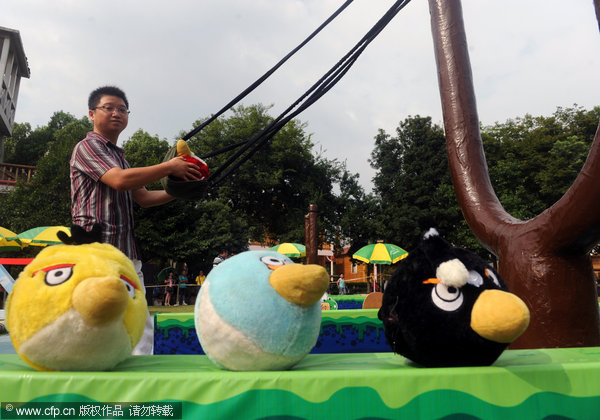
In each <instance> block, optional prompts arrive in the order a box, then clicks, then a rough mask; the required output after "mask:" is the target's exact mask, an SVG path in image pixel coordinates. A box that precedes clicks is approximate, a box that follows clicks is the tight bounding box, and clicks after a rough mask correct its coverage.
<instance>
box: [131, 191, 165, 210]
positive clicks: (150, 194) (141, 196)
mask: <svg viewBox="0 0 600 420" xmlns="http://www.w3.org/2000/svg"><path fill="white" fill-rule="evenodd" d="M131 197H132V198H133V201H135V202H136V203H138V204H139V205H140V206H142V207H154V206H160V205H161V204H165V203H168V202H169V201H173V200H174V199H175V197H173V196H172V195H169V194H167V192H166V191H164V190H157V191H148V190H147V189H146V188H145V187H142V188H138V189H137V190H134V191H132V192H131Z"/></svg>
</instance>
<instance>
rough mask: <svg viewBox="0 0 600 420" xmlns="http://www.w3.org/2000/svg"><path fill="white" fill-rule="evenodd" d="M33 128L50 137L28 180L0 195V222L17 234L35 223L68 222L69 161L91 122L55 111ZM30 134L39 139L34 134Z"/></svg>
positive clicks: (89, 128) (38, 224) (69, 216)
mask: <svg viewBox="0 0 600 420" xmlns="http://www.w3.org/2000/svg"><path fill="white" fill-rule="evenodd" d="M59 117H60V118H59ZM57 121H60V123H57ZM37 130H39V131H38V133H41V132H44V133H46V134H47V133H51V134H50V135H51V140H50V141H48V142H47V143H46V144H47V149H46V150H44V151H43V153H42V157H41V158H40V159H39V161H37V162H36V163H37V168H36V172H35V175H34V176H33V178H32V180H31V183H29V184H26V183H24V182H20V183H17V185H16V186H15V188H14V190H13V191H12V192H10V193H9V194H3V195H1V196H0V214H2V219H3V222H2V223H3V224H5V227H8V228H10V229H11V230H13V231H15V232H17V233H19V232H22V231H25V230H27V229H31V228H34V227H38V226H52V225H66V226H68V225H70V224H71V211H70V202H71V198H70V181H69V160H70V158H71V153H72V151H73V147H74V146H75V144H76V143H77V142H78V141H79V140H81V139H82V138H84V137H85V135H86V133H87V132H88V131H89V130H91V125H90V123H89V121H88V120H87V118H82V119H80V120H77V119H76V118H75V117H73V116H70V115H68V114H64V113H56V114H54V116H53V117H52V119H51V122H50V125H48V126H46V127H42V128H40V129H36V131H37ZM31 135H32V137H33V139H34V140H39V136H38V135H35V134H34V133H32V134H31ZM27 141H28V138H24V139H22V143H23V145H26V144H27ZM4 220H6V222H4Z"/></svg>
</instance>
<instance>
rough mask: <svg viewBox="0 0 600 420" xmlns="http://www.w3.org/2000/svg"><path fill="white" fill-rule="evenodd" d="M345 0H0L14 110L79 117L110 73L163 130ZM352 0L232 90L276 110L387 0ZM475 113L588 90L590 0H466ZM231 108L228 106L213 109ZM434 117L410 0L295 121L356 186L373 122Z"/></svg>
mask: <svg viewBox="0 0 600 420" xmlns="http://www.w3.org/2000/svg"><path fill="white" fill-rule="evenodd" d="M342 3H343V1H342V0H335V1H334V0H201V1H198V0H170V1H168V2H166V1H164V0H160V1H159V0H145V1H143V2H142V1H139V0H120V1H119V2H112V1H106V2H89V1H81V0H51V1H42V0H0V10H1V13H0V26H2V27H6V28H11V29H15V30H18V31H19V32H20V35H21V39H22V42H23V47H24V49H25V54H26V56H27V59H28V62H29V67H30V70H31V77H30V78H29V79H22V80H21V89H20V93H19V98H18V104H17V111H16V116H15V121H16V122H19V123H23V122H29V123H30V124H31V125H32V127H33V128H35V127H37V126H43V125H46V124H47V123H48V122H49V120H50V117H51V116H52V114H53V113H54V112H56V111H65V112H68V113H70V114H73V115H74V116H76V117H78V118H80V117H83V116H86V115H87V97H88V95H89V93H90V92H91V91H92V90H93V89H95V88H96V87H99V86H103V85H116V86H119V87H121V88H122V89H123V90H124V91H125V92H126V94H127V96H128V99H129V102H130V109H131V115H130V118H129V126H128V127H127V129H126V130H125V131H124V132H123V133H122V134H121V137H120V141H121V142H122V141H124V140H127V139H128V138H129V137H130V136H131V135H132V134H133V133H134V132H136V131H137V130H139V129H143V130H144V131H146V132H148V133H150V134H151V135H156V136H158V137H159V138H161V139H166V140H168V141H169V142H174V141H175V140H176V139H177V136H178V134H179V133H181V132H189V131H190V130H192V128H193V123H194V121H196V120H198V119H202V118H206V117H208V116H210V115H211V114H213V113H216V112H217V111H218V110H219V109H221V108H222V107H223V106H224V105H225V104H227V103H228V102H229V101H230V100H231V99H233V98H234V97H235V96H237V94H238V93H240V92H241V91H242V90H244V89H245V88H246V87H247V86H249V85H250V84H251V83H252V82H254V81H255V80H256V79H257V78H258V77H259V76H261V75H262V74H263V73H264V72H265V71H267V70H268V69H269V68H271V67H272V66H273V65H274V64H275V63H277V62H278V61H279V60H280V59H281V58H283V57H284V56H285V55H286V54H287V53H288V52H289V51H291V50H292V49H293V48H294V47H296V46H297V45H298V44H299V43H300V42H301V41H302V40H304V39H305V38H306V37H307V36H308V35H309V34H310V33H311V32H312V31H313V30H314V29H316V28H317V27H318V26H319V25H320V24H321V23H322V22H323V21H324V20H325V19H327V18H328V17H329V16H330V15H331V14H332V13H333V12H334V11H335V10H336V9H337V8H338V7H339V6H341V4H342ZM392 4H393V0H385V1H384V0H355V1H354V2H353V3H352V4H351V5H350V6H349V7H348V8H347V9H346V10H345V11H344V12H343V13H342V14H341V15H340V16H338V18H337V19H336V20H335V21H334V22H332V23H331V24H330V25H329V26H328V27H327V28H326V29H325V30H323V31H322V32H321V33H320V34H319V35H318V36H317V37H316V38H315V39H313V40H312V41H311V42H310V43H309V44H308V45H306V46H305V47H304V48H303V49H302V50H301V51H300V52H299V53H297V54H296V55H295V56H294V58H292V59H290V60H289V61H288V62H287V63H286V64H285V65H284V66H283V67H281V68H280V69H279V70H278V71H277V72H276V73H275V74H274V75H273V76H271V77H270V78H269V79H268V80H267V81H266V82H265V83H264V84H263V85H261V86H260V87H259V88H258V89H257V90H255V91H254V92H253V93H252V94H250V95H249V96H247V97H246V98H245V99H244V100H243V101H242V102H241V104H243V105H246V106H249V105H252V104H257V103H261V104H263V105H267V106H270V105H272V108H271V109H270V111H269V112H270V114H271V115H272V116H273V117H275V116H277V115H279V114H280V113H281V112H283V111H284V110H285V109H286V108H287V107H288V106H290V105H291V104H292V103H293V102H294V101H295V100H296V99H297V98H299V97H300V96H301V95H302V94H303V93H304V92H305V91H306V90H307V89H308V88H309V87H310V86H311V85H312V84H313V83H315V82H316V81H317V80H318V79H319V78H320V77H321V76H322V75H323V74H324V73H325V72H326V71H327V70H329V69H330V68H331V67H332V66H333V65H334V64H335V63H336V62H337V61H338V60H339V59H340V58H341V57H343V56H344V54H345V53H346V52H348V51H349V50H350V49H351V48H352V47H353V46H354V45H355V44H356V42H357V41H358V40H359V39H360V38H361V37H362V36H363V35H364V34H365V33H366V32H367V31H368V30H369V28H370V27H371V26H372V25H374V24H375V22H376V21H377V20H378V19H379V18H380V17H381V16H382V15H383V14H384V13H385V11H386V10H387V9H388V8H389V7H391V5H392ZM462 8H463V17H464V23H465V30H466V35H467V42H468V46H469V54H470V59H471V66H472V72H473V82H474V86H475V94H476V99H477V106H478V114H479V120H480V122H481V123H482V124H483V125H492V124H494V123H496V122H505V121H507V120H508V119H513V118H518V117H522V116H524V115H525V114H531V115H534V116H538V115H542V116H550V115H551V114H552V113H554V112H555V111H556V109H557V107H563V108H564V107H571V106H573V105H574V104H577V105H578V106H582V107H584V108H585V109H591V108H592V107H594V106H597V105H599V104H600V84H599V83H598V75H599V74H600V33H599V30H598V23H597V20H596V17H595V14H594V5H593V1H592V0H569V1H568V2H565V1H561V0H527V1H523V0H503V1H498V0H463V1H462ZM229 115H231V113H226V114H225V117H227V116H229ZM416 115H420V116H429V117H431V118H432V120H433V122H434V123H435V124H439V125H440V126H442V125H443V122H442V111H441V102H440V95H439V90H438V82H437V69H436V66H435V58H434V53H433V41H432V36H431V28H430V16H429V6H428V2H427V1H425V0H412V1H411V2H410V3H409V4H408V5H407V6H406V7H405V8H404V9H403V10H401V11H400V12H399V13H398V15H397V16H396V17H395V19H394V20H393V21H392V22H391V23H390V24H389V25H388V26H387V27H386V28H385V29H384V30H383V32H382V33H381V34H380V35H379V36H378V37H377V38H376V39H375V40H374V41H373V42H372V43H371V45H370V46H369V47H368V48H367V50H366V51H365V52H364V53H363V54H362V55H361V57H360V58H359V59H358V61H357V62H356V64H355V65H354V66H353V67H352V69H351V70H350V71H349V72H348V73H347V74H346V76H345V77H344V78H343V79H342V80H341V81H340V82H339V83H338V84H337V85H336V86H335V87H334V88H333V89H332V90H331V91H329V92H328V93H327V94H326V95H325V96H324V97H322V98H321V99H320V100H319V101H318V102H317V103H315V104H314V105H312V106H311V107H310V108H309V109H307V110H306V111H304V112H303V113H302V114H300V115H299V116H298V117H297V119H299V120H300V121H302V122H304V123H306V128H305V132H306V133H307V134H309V135H310V136H311V140H312V141H313V143H314V144H315V149H314V151H315V153H321V154H322V155H323V156H324V157H326V158H328V159H337V160H339V161H341V162H346V165H347V167H348V169H349V170H350V171H351V172H353V173H358V174H359V175H360V183H361V185H362V186H363V187H364V188H365V190H366V191H370V190H371V188H372V184H371V179H372V178H373V176H374V175H375V171H374V170H373V169H372V168H371V167H370V165H369V157H370V154H371V151H372V150H373V147H374V137H375V136H376V135H377V133H378V130H379V129H381V130H384V131H385V132H387V133H388V134H391V135H394V134H395V130H396V128H397V127H398V125H399V123H400V122H401V121H404V120H405V119H406V118H408V117H409V116H416Z"/></svg>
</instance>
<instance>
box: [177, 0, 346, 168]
mask: <svg viewBox="0 0 600 420" xmlns="http://www.w3.org/2000/svg"><path fill="white" fill-rule="evenodd" d="M353 1H354V0H346V2H345V3H344V4H342V6H341V7H340V8H339V9H337V10H336V11H335V12H334V13H333V14H332V15H331V16H329V18H328V19H327V20H326V21H325V22H323V23H322V24H321V26H319V27H318V28H317V29H316V30H315V31H314V32H313V33H312V34H310V35H309V36H308V38H306V39H305V40H304V41H302V42H301V43H300V45H298V46H297V47H296V48H294V49H293V50H292V51H290V52H289V53H288V55H286V56H285V57H283V58H282V59H281V60H280V61H279V62H278V63H277V64H275V65H274V66H273V67H272V68H271V69H270V70H269V71H267V72H266V73H265V74H263V75H262V76H261V77H260V78H259V79H257V80H256V81H255V82H254V83H252V84H251V85H250V86H248V87H247V88H246V89H245V90H244V91H243V92H242V93H240V94H239V95H238V96H236V97H235V98H233V99H232V100H231V101H230V102H229V103H228V104H227V105H225V106H224V107H223V108H221V109H220V110H219V111H218V112H217V113H216V114H214V115H213V116H211V117H210V118H209V119H208V120H206V121H204V122H203V123H202V124H200V125H199V126H198V127H196V128H194V129H193V130H192V131H190V132H189V133H187V134H186V135H185V136H183V137H182V139H183V140H188V139H189V138H191V137H192V136H193V135H195V134H197V133H199V132H200V130H202V129H203V128H204V127H206V126H207V125H208V124H210V123H211V122H213V121H214V120H216V119H217V118H219V117H220V116H221V115H222V114H223V113H224V112H225V111H227V110H228V109H229V108H231V107H232V106H233V105H235V104H236V103H238V102H239V101H241V100H242V99H244V98H245V97H246V96H247V95H248V94H249V93H250V92H252V91H253V90H254V89H256V88H257V87H258V86H260V84H261V83H262V82H264V81H265V80H266V79H267V78H268V77H269V76H271V74H273V73H274V72H275V70H277V69H278V68H279V67H281V66H282V65H283V64H284V63H285V62H286V61H287V60H288V59H289V58H290V57H292V56H293V55H294V54H296V52H298V50H300V48H302V47H303V46H305V45H306V44H307V43H308V42H309V41H310V40H311V39H313V38H314V37H315V36H316V35H317V34H318V33H319V32H321V30H322V29H323V28H325V27H326V26H327V25H328V24H329V23H330V22H331V21H332V20H333V19H335V18H336V17H337V16H338V15H339V14H340V13H342V11H343V10H344V9H345V8H346V7H348V6H349V5H350V3H352V2H353ZM244 143H245V142H244ZM241 144H243V143H240V144H239V145H238V146H240V145H241ZM228 150H231V146H229V149H227V150H224V149H223V151H216V152H213V154H211V156H215V154H219V153H223V152H225V151H228ZM206 157H207V156H206Z"/></svg>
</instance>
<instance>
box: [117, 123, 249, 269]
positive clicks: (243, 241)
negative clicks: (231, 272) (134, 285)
mask: <svg viewBox="0 0 600 420" xmlns="http://www.w3.org/2000/svg"><path fill="white" fill-rule="evenodd" d="M170 148H171V145H170V144H169V143H168V142H167V141H166V140H160V139H159V138H158V137H156V136H151V135H149V134H148V133H146V132H144V131H142V130H139V131H137V132H135V133H134V134H133V135H132V136H131V138H130V139H129V140H128V141H126V142H125V143H124V144H123V149H124V150H125V156H126V158H127V160H128V162H129V163H130V164H131V166H134V167H136V166H149V165H155V164H157V163H160V162H162V160H163V158H164V156H165V155H166V154H167V152H168V150H169V149H170ZM147 188H149V189H162V185H161V184H160V182H159V181H157V182H155V183H153V184H151V185H149V186H148V187H147ZM135 220H136V227H135V234H136V238H137V241H138V244H139V245H140V247H141V252H142V256H143V259H144V260H155V261H158V264H159V265H160V267H162V265H166V263H167V260H169V259H174V260H176V261H181V262H187V263H188V265H189V267H190V269H191V270H192V272H196V271H197V270H200V269H203V270H205V272H207V271H208V269H209V268H210V267H211V264H210V263H211V262H212V259H213V258H214V257H215V255H217V254H218V252H219V251H220V249H221V248H227V249H230V250H232V251H240V250H242V249H243V248H245V247H246V245H247V241H248V233H247V230H246V224H245V222H244V220H243V218H242V217H240V215H238V214H235V213H234V212H233V211H232V210H231V208H229V206H228V205H227V204H226V203H223V202H221V201H217V200H212V199H208V198H207V199H206V200H198V201H183V200H175V201H172V202H171V203H168V204H165V205H162V206H157V207H150V208H141V207H139V206H135Z"/></svg>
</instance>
